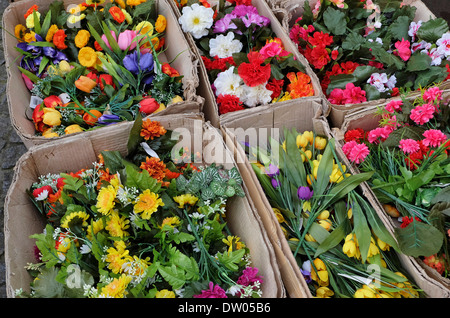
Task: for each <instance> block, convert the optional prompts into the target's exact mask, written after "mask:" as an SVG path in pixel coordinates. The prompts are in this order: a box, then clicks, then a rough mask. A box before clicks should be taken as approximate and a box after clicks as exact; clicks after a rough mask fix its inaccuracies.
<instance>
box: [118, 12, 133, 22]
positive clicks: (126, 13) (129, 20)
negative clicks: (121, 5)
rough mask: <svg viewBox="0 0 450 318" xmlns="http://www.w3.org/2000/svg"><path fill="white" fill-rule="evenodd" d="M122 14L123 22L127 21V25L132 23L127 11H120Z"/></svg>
mask: <svg viewBox="0 0 450 318" xmlns="http://www.w3.org/2000/svg"><path fill="white" fill-rule="evenodd" d="M120 10H121V11H122V13H123V15H124V16H125V21H127V23H128V24H131V23H133V18H132V17H131V15H130V14H129V13H128V11H127V10H125V9H120Z"/></svg>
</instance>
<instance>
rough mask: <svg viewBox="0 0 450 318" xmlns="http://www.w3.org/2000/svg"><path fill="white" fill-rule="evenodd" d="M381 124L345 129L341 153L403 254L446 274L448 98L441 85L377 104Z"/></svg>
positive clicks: (449, 171) (449, 228)
mask: <svg viewBox="0 0 450 318" xmlns="http://www.w3.org/2000/svg"><path fill="white" fill-rule="evenodd" d="M377 113H378V114H379V115H381V119H380V121H379V126H378V127H376V128H374V129H371V130H366V131H365V130H363V129H362V128H355V129H350V130H348V131H347V132H345V135H344V142H345V143H344V145H343V147H342V148H343V151H344V152H345V154H346V155H347V157H348V158H349V160H350V161H351V162H352V163H353V164H354V165H355V167H357V168H358V169H359V170H360V171H374V174H373V176H372V178H371V179H370V181H369V185H370V186H371V188H372V189H373V191H374V193H375V194H376V195H377V197H378V199H379V201H380V202H381V203H383V204H384V208H385V210H386V212H387V213H388V214H389V215H390V216H392V217H393V218H394V219H398V221H399V224H398V225H399V227H398V228H396V229H395V231H396V235H397V238H398V240H399V243H400V247H401V249H402V251H403V253H404V254H407V255H411V256H413V257H420V258H421V259H422V260H423V261H424V263H425V264H427V265H428V266H430V267H432V268H434V269H436V270H437V271H438V272H439V274H441V275H442V276H444V277H448V272H449V269H450V267H449V266H450V265H449V264H450V262H449V255H450V254H449V243H450V218H449V216H450V214H449V209H448V208H449V206H450V205H449V204H450V200H449V193H450V187H449V185H450V158H449V155H450V139H449V138H450V130H449V127H448V123H449V120H450V101H449V100H448V98H447V99H445V98H444V94H443V91H441V90H440V89H439V87H436V86H431V87H429V88H423V89H421V94H420V96H419V97H417V98H415V99H408V98H402V99H399V100H394V101H391V102H389V103H387V104H386V105H385V106H384V107H379V109H378V111H377Z"/></svg>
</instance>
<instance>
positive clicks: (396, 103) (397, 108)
mask: <svg viewBox="0 0 450 318" xmlns="http://www.w3.org/2000/svg"><path fill="white" fill-rule="evenodd" d="M402 105H403V101H401V100H393V101H391V102H389V103H387V104H386V106H385V107H384V109H385V110H386V111H388V112H390V113H393V112H401V111H402Z"/></svg>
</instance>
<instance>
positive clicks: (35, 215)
mask: <svg viewBox="0 0 450 318" xmlns="http://www.w3.org/2000/svg"><path fill="white" fill-rule="evenodd" d="M152 120H158V121H160V122H161V124H162V125H163V126H164V127H165V128H166V129H171V130H174V129H176V128H184V129H187V130H188V131H189V132H190V133H191V136H192V138H193V139H191V142H193V143H194V145H193V147H194V151H195V147H196V145H195V143H196V142H197V143H200V144H199V146H200V151H202V150H204V151H203V152H202V155H203V157H202V159H203V163H204V164H211V163H213V162H215V163H217V164H223V166H224V167H225V168H226V169H231V168H232V167H233V166H235V162H234V160H233V156H232V154H231V153H230V151H229V150H228V149H227V148H226V147H225V144H224V141H223V139H222V137H221V135H220V134H219V133H218V131H217V130H216V129H215V128H213V127H212V126H211V125H210V124H209V123H205V122H204V120H203V117H202V116H199V115H198V114H177V115H173V116H160V117H154V118H152ZM132 125H133V123H132V122H124V123H120V124H117V125H116V126H115V127H112V126H109V127H106V128H104V129H101V130H99V131H97V132H93V131H90V132H86V133H84V134H79V135H75V136H71V138H64V139H63V140H59V141H53V142H49V143H46V144H43V145H39V146H34V147H32V148H30V149H29V150H28V152H27V153H25V154H24V155H23V156H22V157H21V158H20V159H19V161H18V162H17V165H16V167H15V171H14V177H13V180H12V183H11V187H10V189H9V191H8V194H7V196H6V200H5V221H4V226H5V229H4V233H5V263H6V291H7V296H8V297H14V291H15V290H16V289H18V288H23V289H24V290H29V284H30V282H31V276H30V275H29V274H28V272H27V271H26V270H25V268H24V267H25V266H26V264H27V263H28V262H33V261H34V255H33V246H34V240H32V239H29V236H30V235H32V234H35V233H41V232H42V230H43V228H44V227H45V222H44V221H43V220H42V219H41V217H40V215H39V212H38V211H37V210H35V208H34V205H33V203H32V202H31V200H30V199H29V198H28V196H27V194H26V192H25V191H26V190H27V189H28V188H29V187H30V186H31V185H32V183H33V182H36V181H37V178H38V176H40V175H42V174H47V173H61V172H73V171H78V170H79V169H81V168H86V167H89V166H90V165H91V164H92V162H94V161H96V160H97V156H98V154H99V153H100V152H101V151H103V150H117V151H120V152H121V153H122V155H124V156H125V155H126V154H127V142H128V137H129V132H130V130H131V128H132ZM194 138H195V139H194ZM199 141H200V142H199ZM206 149H214V150H215V151H214V152H209V151H206ZM226 219H227V223H228V225H229V228H230V230H231V231H232V232H233V233H234V234H235V235H238V236H240V237H241V239H242V241H243V242H245V244H246V246H247V247H248V248H249V249H250V251H251V257H252V262H253V265H254V266H255V267H258V269H259V271H260V272H259V273H260V274H261V275H262V276H263V278H264V283H263V285H262V291H263V297H266V298H277V297H285V289H284V286H283V285H282V282H281V275H280V271H279V268H278V264H277V262H276V258H275V253H274V249H273V247H272V245H271V242H270V241H269V238H268V236H267V233H266V232H265V230H264V228H263V226H262V223H261V221H260V219H259V216H258V215H257V213H256V211H255V209H254V207H253V205H252V203H251V202H250V200H249V199H248V198H247V197H235V198H233V199H231V200H229V201H228V203H227V216H226Z"/></svg>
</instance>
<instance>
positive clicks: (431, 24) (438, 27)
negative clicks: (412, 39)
mask: <svg viewBox="0 0 450 318" xmlns="http://www.w3.org/2000/svg"><path fill="white" fill-rule="evenodd" d="M448 30H449V27H448V23H447V21H446V20H444V19H443V18H437V19H431V20H428V21H426V22H424V23H422V25H421V26H420V28H419V29H418V30H417V37H418V38H419V39H421V40H424V41H426V42H431V43H434V42H436V41H437V40H439V38H441V37H442V35H443V34H444V33H446V32H447V31H448Z"/></svg>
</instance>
